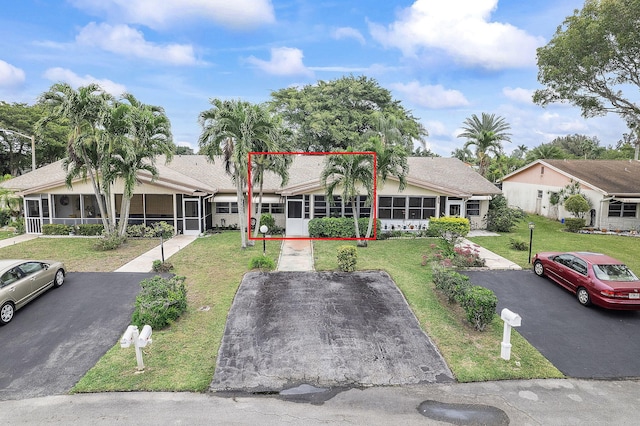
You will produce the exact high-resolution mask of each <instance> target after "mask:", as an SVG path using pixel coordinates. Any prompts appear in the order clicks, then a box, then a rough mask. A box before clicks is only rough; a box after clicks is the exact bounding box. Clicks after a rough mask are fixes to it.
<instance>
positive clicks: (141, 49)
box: [76, 22, 197, 65]
mask: <svg viewBox="0 0 640 426" xmlns="http://www.w3.org/2000/svg"><path fill="white" fill-rule="evenodd" d="M76 41H77V42H78V43H79V44H82V45H86V46H95V47H99V48H101V49H103V50H106V51H108V52H112V53H117V54H119V55H124V56H134V57H138V58H144V59H151V60H154V61H158V62H168V63H170V64H173V65H193V64H195V63H196V62H197V61H196V59H195V56H194V52H193V47H192V46H191V45H187V44H167V45H158V44H155V43H150V42H148V41H146V40H145V39H144V34H142V32H140V31H138V30H136V29H134V28H131V27H129V26H128V25H113V26H112V25H109V24H104V23H101V24H96V23H95V22H91V23H89V24H88V25H87V26H85V27H84V28H83V29H82V30H81V31H80V33H78V35H77V36H76Z"/></svg>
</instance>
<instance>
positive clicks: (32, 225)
mask: <svg viewBox="0 0 640 426" xmlns="http://www.w3.org/2000/svg"><path fill="white" fill-rule="evenodd" d="M24 203H25V222H26V223H25V228H26V229H25V231H26V232H27V234H41V233H42V219H43V214H42V198H40V197H38V198H25V200H24Z"/></svg>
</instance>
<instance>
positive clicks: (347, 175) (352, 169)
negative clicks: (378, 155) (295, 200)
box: [320, 148, 373, 245]
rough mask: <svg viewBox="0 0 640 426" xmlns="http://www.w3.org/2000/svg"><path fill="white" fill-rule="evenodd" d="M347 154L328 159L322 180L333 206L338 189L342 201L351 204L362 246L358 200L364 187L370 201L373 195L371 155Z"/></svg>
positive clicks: (359, 242)
mask: <svg viewBox="0 0 640 426" xmlns="http://www.w3.org/2000/svg"><path fill="white" fill-rule="evenodd" d="M345 152H346V153H345V154H334V155H330V156H328V157H327V160H326V162H325V166H324V169H323V170H322V174H321V175H320V180H321V182H322V185H323V186H324V187H325V191H326V195H327V198H328V199H329V202H330V203H331V204H333V194H334V192H335V191H336V189H337V188H338V187H340V188H341V195H342V201H343V202H344V203H350V204H351V210H352V211H353V223H354V227H355V232H356V238H357V239H358V245H362V243H363V242H362V241H360V228H359V226H358V212H357V209H356V199H357V198H358V196H359V195H360V191H359V189H360V188H362V187H364V189H365V191H366V192H367V196H368V198H369V199H371V196H372V194H373V168H372V167H371V158H370V157H371V155H368V154H349V152H353V149H351V148H349V149H348V150H347V151H345Z"/></svg>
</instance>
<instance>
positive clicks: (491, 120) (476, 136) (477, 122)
mask: <svg viewBox="0 0 640 426" xmlns="http://www.w3.org/2000/svg"><path fill="white" fill-rule="evenodd" d="M510 128H511V126H509V124H508V123H507V122H506V121H505V119H504V118H503V117H496V115H495V114H487V113H484V112H483V113H482V119H479V118H478V116H477V115H475V114H473V115H472V116H471V118H467V119H466V120H465V121H464V125H463V127H462V129H463V130H464V131H463V132H462V133H460V134H459V135H458V137H459V138H467V142H466V143H465V144H464V148H468V147H470V146H474V145H475V147H476V158H477V159H478V169H479V170H478V171H479V173H480V174H481V175H482V176H485V174H486V172H487V167H488V166H489V161H490V157H489V153H493V154H495V155H499V154H500V153H501V152H502V142H503V141H506V142H511V135H510V134H509V133H506V131H507V130H509V129H510Z"/></svg>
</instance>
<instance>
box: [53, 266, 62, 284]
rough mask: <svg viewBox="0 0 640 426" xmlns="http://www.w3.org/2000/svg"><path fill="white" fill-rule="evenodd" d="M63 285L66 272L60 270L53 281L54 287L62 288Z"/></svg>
mask: <svg viewBox="0 0 640 426" xmlns="http://www.w3.org/2000/svg"><path fill="white" fill-rule="evenodd" d="M62 284H64V271H63V270H62V269H58V270H57V271H56V276H55V278H54V279H53V286H54V287H60V286H61V285H62Z"/></svg>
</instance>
